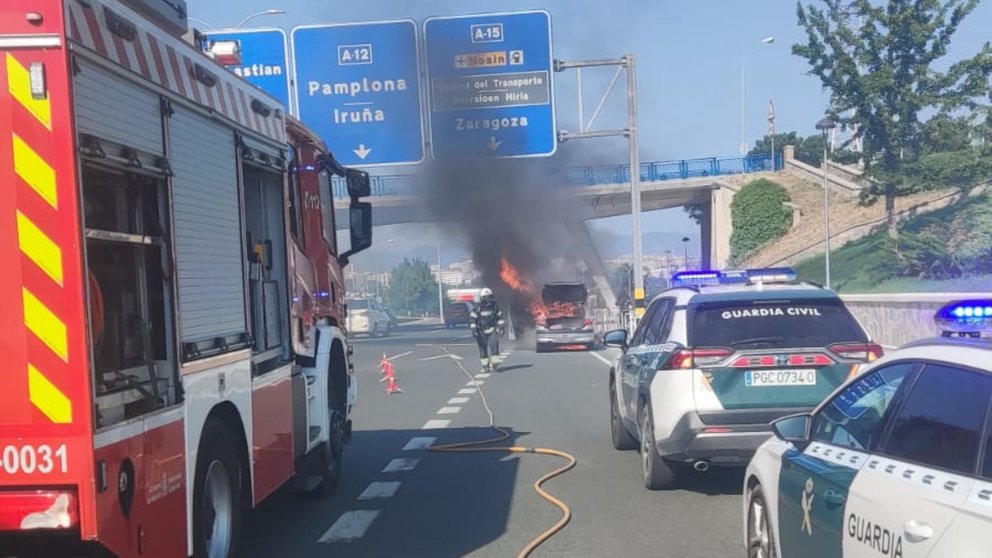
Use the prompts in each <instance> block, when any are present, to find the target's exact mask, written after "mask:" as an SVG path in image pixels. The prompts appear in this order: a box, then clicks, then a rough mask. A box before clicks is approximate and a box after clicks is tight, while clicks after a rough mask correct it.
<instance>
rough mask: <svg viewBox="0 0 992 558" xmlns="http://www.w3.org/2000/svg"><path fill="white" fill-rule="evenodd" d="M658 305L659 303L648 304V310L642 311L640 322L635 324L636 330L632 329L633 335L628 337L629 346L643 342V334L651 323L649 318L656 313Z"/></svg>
mask: <svg viewBox="0 0 992 558" xmlns="http://www.w3.org/2000/svg"><path fill="white" fill-rule="evenodd" d="M660 306H661V304H660V303H655V304H652V305H650V306H648V310H647V312H645V313H644V317H643V318H641V321H640V323H638V324H637V330H636V331H634V337H632V338H631V339H630V343H629V345H630V346H631V347H636V346H638V345H643V344H644V336H645V334H646V332H647V330H648V327H649V326H650V325H651V320H652V319H653V318H654V315H655V314H657V313H658V309H659V307H660Z"/></svg>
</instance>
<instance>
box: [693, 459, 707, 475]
mask: <svg viewBox="0 0 992 558" xmlns="http://www.w3.org/2000/svg"><path fill="white" fill-rule="evenodd" d="M692 468H693V469H694V470H696V471H699V472H700V473H705V472H706V471H708V470H709V468H710V464H709V462H708V461H697V462H695V463H693V464H692Z"/></svg>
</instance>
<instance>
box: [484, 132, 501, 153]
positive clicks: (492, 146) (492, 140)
mask: <svg viewBox="0 0 992 558" xmlns="http://www.w3.org/2000/svg"><path fill="white" fill-rule="evenodd" d="M487 145H488V146H489V151H494V152H495V151H496V150H497V149H499V146H501V145H503V142H501V141H496V136H489V143H488V144H487Z"/></svg>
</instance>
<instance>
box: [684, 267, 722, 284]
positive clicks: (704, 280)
mask: <svg viewBox="0 0 992 558" xmlns="http://www.w3.org/2000/svg"><path fill="white" fill-rule="evenodd" d="M719 284H720V272H719V271H706V270H696V271H680V272H678V273H676V274H675V275H673V276H672V285H674V286H689V285H697V286H698V285H719Z"/></svg>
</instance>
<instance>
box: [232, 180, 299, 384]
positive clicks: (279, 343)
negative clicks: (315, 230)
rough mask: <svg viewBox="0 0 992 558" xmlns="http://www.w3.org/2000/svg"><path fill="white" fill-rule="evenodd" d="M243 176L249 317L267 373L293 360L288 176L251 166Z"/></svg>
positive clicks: (258, 368)
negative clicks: (286, 202) (285, 195)
mask: <svg viewBox="0 0 992 558" xmlns="http://www.w3.org/2000/svg"><path fill="white" fill-rule="evenodd" d="M243 176H244V200H245V234H246V236H247V238H246V243H245V244H246V246H247V247H248V253H247V258H248V293H249V295H248V296H249V311H250V312H249V315H250V317H251V331H252V339H253V340H254V347H253V349H254V353H255V355H254V361H255V363H256V371H257V372H260V373H261V372H265V371H268V370H271V369H272V368H274V367H276V366H278V364H279V363H280V362H283V361H284V360H285V359H287V358H289V356H290V353H289V343H288V341H289V340H290V339H291V333H290V331H289V330H288V320H287V319H286V317H287V316H288V315H289V308H288V307H287V301H288V300H289V291H288V280H287V277H288V273H287V261H288V258H287V254H286V246H287V243H286V232H285V231H286V223H285V217H284V215H285V213H284V209H283V208H284V206H283V177H282V175H281V174H279V173H277V172H273V171H271V170H267V169H263V168H260V167H255V166H252V165H248V164H246V165H245V166H244V167H243ZM291 199H292V198H291Z"/></svg>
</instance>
